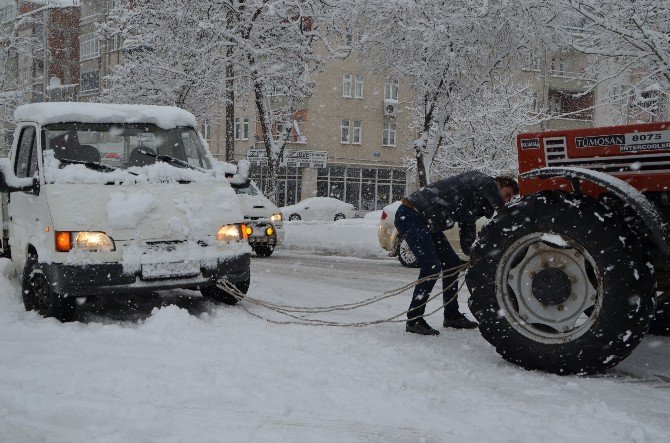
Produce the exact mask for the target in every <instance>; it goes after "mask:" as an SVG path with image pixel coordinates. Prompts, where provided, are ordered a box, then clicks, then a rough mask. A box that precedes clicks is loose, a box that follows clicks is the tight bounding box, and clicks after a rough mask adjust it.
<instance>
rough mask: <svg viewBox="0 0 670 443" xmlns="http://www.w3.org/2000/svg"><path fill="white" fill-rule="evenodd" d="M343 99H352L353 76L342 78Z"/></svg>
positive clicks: (347, 75)
mask: <svg viewBox="0 0 670 443" xmlns="http://www.w3.org/2000/svg"><path fill="white" fill-rule="evenodd" d="M342 97H346V98H351V74H344V75H343V76H342Z"/></svg>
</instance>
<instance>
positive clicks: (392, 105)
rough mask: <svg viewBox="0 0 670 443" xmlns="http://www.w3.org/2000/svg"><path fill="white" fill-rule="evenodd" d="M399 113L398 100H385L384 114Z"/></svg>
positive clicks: (389, 115)
mask: <svg viewBox="0 0 670 443" xmlns="http://www.w3.org/2000/svg"><path fill="white" fill-rule="evenodd" d="M397 114H398V100H391V99H387V100H384V115H385V116H386V117H395V116H396V115H397Z"/></svg>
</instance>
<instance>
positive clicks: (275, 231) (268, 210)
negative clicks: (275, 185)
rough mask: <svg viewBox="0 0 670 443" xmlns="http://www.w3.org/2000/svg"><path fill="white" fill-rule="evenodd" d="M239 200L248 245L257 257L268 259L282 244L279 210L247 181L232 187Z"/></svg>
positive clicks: (282, 235)
mask: <svg viewBox="0 0 670 443" xmlns="http://www.w3.org/2000/svg"><path fill="white" fill-rule="evenodd" d="M233 189H235V192H236V193H237V196H238V197H239V199H240V206H241V207H242V213H243V214H244V223H245V225H246V226H247V232H248V234H249V245H251V248H252V249H253V250H254V252H255V253H256V255H257V256H259V257H269V256H270V255H271V254H272V252H273V251H274V249H275V248H276V247H277V246H279V245H281V244H282V243H283V242H284V235H285V231H284V220H283V217H282V213H281V212H279V208H278V207H277V206H276V205H275V204H274V203H272V202H271V201H270V199H269V198H267V197H266V196H264V195H263V193H262V192H261V191H260V190H259V189H258V188H257V187H256V185H255V184H254V183H253V182H251V181H248V182H246V183H244V184H242V185H233Z"/></svg>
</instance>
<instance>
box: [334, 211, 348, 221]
mask: <svg viewBox="0 0 670 443" xmlns="http://www.w3.org/2000/svg"><path fill="white" fill-rule="evenodd" d="M345 218H346V216H345V215H344V214H342V213H337V214H335V221H338V220H342V219H345Z"/></svg>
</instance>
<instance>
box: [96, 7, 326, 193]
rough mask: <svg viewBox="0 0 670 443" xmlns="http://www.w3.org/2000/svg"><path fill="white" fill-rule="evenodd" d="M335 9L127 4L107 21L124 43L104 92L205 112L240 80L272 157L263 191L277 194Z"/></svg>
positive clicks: (221, 102) (105, 28)
mask: <svg viewBox="0 0 670 443" xmlns="http://www.w3.org/2000/svg"><path fill="white" fill-rule="evenodd" d="M333 10H334V7H333V6H332V5H330V4H329V3H328V2H324V1H321V0H201V1H199V2H193V1H190V0H176V1H175V0H169V1H168V0H133V1H132V7H130V6H129V4H128V3H127V2H126V3H125V4H122V5H121V6H120V7H118V8H116V9H115V10H114V11H113V14H112V17H113V18H112V20H111V21H110V23H107V24H105V26H103V27H101V32H109V31H115V30H119V31H121V35H122V37H123V38H124V39H125V43H124V48H125V49H126V50H128V55H127V56H126V57H125V60H124V61H123V63H122V64H121V65H119V66H117V67H116V68H115V69H114V72H113V74H112V75H111V76H110V77H109V79H108V80H110V81H111V87H109V88H108V89H107V90H106V91H105V92H104V94H103V97H104V98H105V99H106V100H109V101H129V102H143V103H157V104H175V105H177V106H182V107H185V108H186V109H188V110H190V111H192V112H194V113H195V114H196V115H197V116H202V115H209V114H210V113H211V111H212V110H213V109H217V108H219V107H220V106H221V105H225V104H226V103H227V100H230V96H227V95H226V92H229V89H230V87H231V85H232V83H233V81H234V82H235V84H236V85H237V91H236V92H237V93H238V94H239V95H247V96H248V97H250V99H251V100H252V101H253V103H254V105H255V108H256V112H257V115H258V119H259V122H260V126H261V131H260V135H261V137H262V142H263V146H264V147H265V150H266V155H267V157H268V177H269V180H268V183H267V185H266V189H265V192H266V194H267V195H268V196H269V197H270V198H271V199H273V200H274V199H275V197H276V195H275V194H276V190H277V174H278V171H279V164H280V161H281V158H282V155H283V152H284V147H285V145H286V142H287V140H288V137H289V135H290V133H291V129H292V127H293V115H294V112H295V111H296V106H297V104H299V103H300V101H301V100H303V99H305V98H306V97H308V96H309V95H310V94H311V91H312V88H313V84H312V82H311V81H310V77H309V72H310V70H314V69H317V68H318V66H319V64H320V63H321V62H322V61H323V60H325V59H327V58H328V57H329V55H330V51H329V50H328V48H329V47H330V45H329V44H328V33H330V32H331V29H333V23H334V22H333V17H332V16H331V15H330V13H331V12H332V11H333ZM318 42H322V43H324V44H322V45H321V46H320V48H325V49H324V50H320V51H318V50H317V43H318ZM231 75H232V76H234V78H232V79H231ZM270 91H271V92H270ZM229 109H230V106H229ZM227 132H229V131H227Z"/></svg>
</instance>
